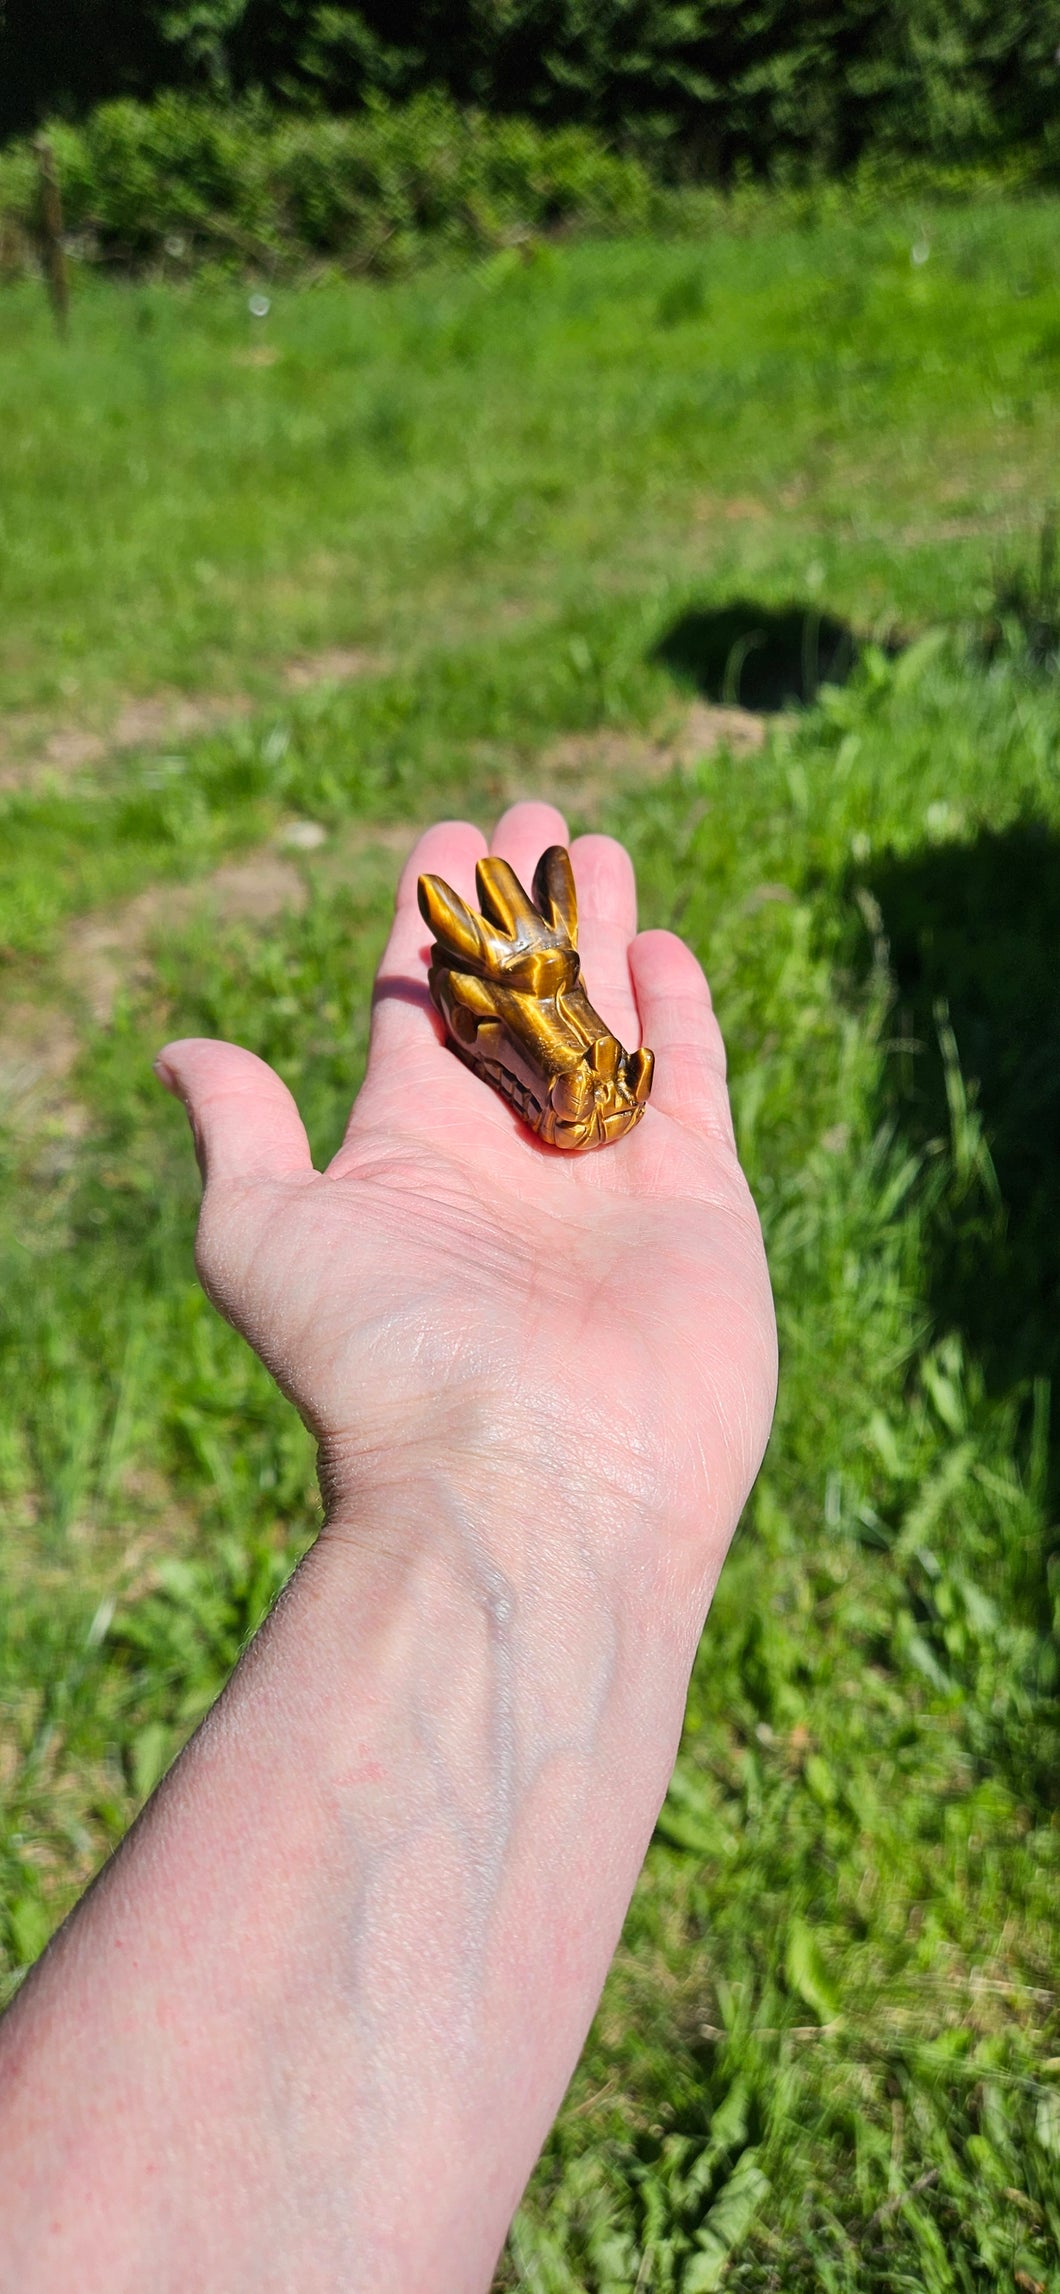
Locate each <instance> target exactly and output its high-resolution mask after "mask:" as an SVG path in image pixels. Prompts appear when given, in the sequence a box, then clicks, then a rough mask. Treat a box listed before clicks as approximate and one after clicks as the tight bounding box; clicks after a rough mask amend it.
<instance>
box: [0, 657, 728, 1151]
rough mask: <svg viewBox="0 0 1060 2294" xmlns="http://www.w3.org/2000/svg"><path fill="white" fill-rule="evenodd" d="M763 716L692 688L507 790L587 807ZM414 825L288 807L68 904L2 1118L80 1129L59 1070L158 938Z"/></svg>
mask: <svg viewBox="0 0 1060 2294" xmlns="http://www.w3.org/2000/svg"><path fill="white" fill-rule="evenodd" d="M318 658H319V657H318ZM351 674H352V672H351ZM140 706H146V705H140ZM189 706H190V704H189ZM198 706H199V705H198V704H196V707H198ZM139 722H140V723H141V724H143V723H144V722H145V720H143V719H140V720H139ZM199 729H200V730H201V729H202V727H201V720H200V724H199ZM765 730H766V729H765V723H764V720H763V719H762V718H760V717H755V716H752V715H751V714H750V712H749V711H747V710H744V709H722V708H711V707H708V706H707V705H706V704H704V703H699V702H697V703H695V704H694V705H693V706H692V707H691V708H689V709H687V710H686V711H685V712H684V714H683V716H681V717H680V718H678V719H676V720H675V721H674V723H673V725H672V726H667V728H666V730H665V732H662V731H660V732H659V733H658V734H656V735H649V734H640V733H628V734H627V733H619V732H616V731H612V730H606V731H601V732H596V733H584V734H577V735H573V736H569V737H567V738H565V739H563V740H561V741H557V742H554V743H553V744H552V745H551V746H550V747H549V748H547V749H545V750H544V751H542V753H541V756H540V757H539V759H538V762H537V766H536V767H535V769H534V770H533V772H532V773H528V772H527V771H526V770H525V768H517V767H516V766H515V764H514V762H513V769H512V778H511V783H510V785H509V787H508V789H507V790H506V800H508V799H510V797H511V796H514V794H515V793H516V790H517V788H518V789H522V790H527V789H529V787H531V786H532V787H533V790H534V793H535V794H537V795H541V796H544V797H547V798H550V799H552V800H553V801H554V802H556V803H557V804H559V805H561V806H570V807H572V808H576V809H577V811H578V812H579V813H580V814H581V816H582V817H583V818H585V819H588V820H590V821H592V820H593V819H594V818H596V817H598V816H599V815H600V813H601V810H602V807H603V805H604V803H605V801H606V799H607V798H608V797H610V796H613V795H614V794H615V792H616V790H618V789H620V788H622V787H626V788H628V787H630V786H631V785H637V784H642V783H643V782H644V781H645V780H649V779H651V780H657V779H661V778H663V777H664V775H665V774H666V773H668V772H671V771H672V770H673V768H674V767H675V766H676V765H682V764H684V765H687V764H691V763H693V762H694V761H695V759H696V758H698V757H702V756H705V755H708V754H709V753H710V752H711V751H712V750H714V749H717V748H719V747H721V746H722V745H723V744H724V745H725V746H727V747H728V748H730V749H732V750H733V751H734V752H735V753H736V754H737V755H739V754H744V755H747V754H750V753H753V752H754V751H755V750H756V749H759V748H761V746H762V743H763V741H764V739H765ZM130 745H131V744H130ZM138 745H139V744H138ZM418 833H419V830H418V827H417V826H416V824H414V823H410V822H404V821H403V822H397V823H393V824H390V823H378V822H365V821H361V822H351V823H349V824H348V825H347V826H346V827H345V828H343V829H342V830H341V831H340V832H339V833H338V834H335V835H329V834H328V832H327V831H326V830H325V829H324V828H322V827H321V825H320V824H319V823H318V822H316V821H297V820H296V821H288V822H286V823H285V824H284V825H283V826H282V827H281V828H280V829H279V830H278V832H277V834H276V835H275V836H274V837H273V838H272V839H271V841H270V842H269V843H268V844H266V845H261V846H258V847H257V848H256V849H255V850H253V851H251V852H248V853H246V854H244V855H243V856H242V857H241V858H239V859H238V860H232V861H226V862H225V863H224V864H223V866H221V867H220V868H217V869H215V870H214V871H213V872H212V874H211V875H209V876H206V877H201V878H198V879H196V880H195V881H194V882H192V883H190V884H153V885H148V886H147V887H146V889H145V890H144V891H142V892H138V893H136V894H135V895H134V897H133V898H132V899H130V900H126V901H123V902H121V903H120V904H118V905H115V906H113V907H110V908H106V909H99V910H92V911H90V912H89V913H88V914H86V915H83V916H79V917H75V919H74V920H73V922H72V923H71V924H70V925H69V927H68V929H67V931H66V933H65V935H64V939H63V944H62V948H61V952H60V955H59V958H58V961H57V965H56V974H57V988H58V992H57V993H56V992H54V991H53V993H52V994H51V995H48V994H47V993H42V994H40V995H38V996H34V995H32V994H31V993H26V994H24V995H22V996H21V997H20V999H19V1000H18V1001H17V1002H14V1003H12V1004H10V1005H9V1006H8V1008H7V1009H6V1011H5V1012H4V1013H3V1016H2V1018H0V1121H5V1122H7V1123H9V1124H11V1125H13V1126H14V1128H15V1129H16V1130H17V1131H18V1132H19V1133H20V1134H21V1135H22V1136H23V1137H25V1136H27V1135H32V1134H34V1133H37V1132H47V1133H50V1134H52V1135H53V1136H56V1135H58V1136H61V1137H64V1138H65V1139H67V1140H69V1141H73V1140H75V1139H76V1138H78V1137H79V1136H80V1134H81V1131H82V1129H83V1123H84V1117H83V1111H82V1109H81V1108H80V1105H79V1103H78V1101H77V1100H76V1098H75V1096H74V1094H73V1093H72V1092H71V1089H70V1083H69V1078H70V1075H71V1072H72V1070H73V1068H74V1066H75V1064H76V1061H77V1059H78V1057H79V1054H80V1052H81V1049H82V1046H83V1043H84V1040H85V1036H86V1034H87V1033H88V1031H89V1030H90V1029H91V1028H93V1027H105V1026H107V1024H108V1023H109V1021H110V1020H111V1018H112V1016H113V1013H114V1009H115V1005H116V1003H117V1000H118V997H119V995H120V994H121V993H122V992H123V991H127V990H130V989H131V990H133V991H134V992H135V991H137V990H140V989H142V988H144V987H145V986H147V985H148V984H149V982H150V979H151V976H152V970H153V963H152V950H153V948H154V946H155V945H156V944H157V942H158V941H159V939H160V938H162V937H164V936H166V935H168V934H170V933H172V932H175V931H180V930H181V929H182V927H184V926H186V925H188V924H190V923H191V922H192V921H193V920H195V919H198V918H202V917H211V918H213V919H215V920H216V922H217V924H218V926H219V927H221V928H223V927H225V926H226V925H230V924H234V923H242V924H248V925H250V926H252V927H257V928H259V929H264V928H265V927H266V926H267V925H268V924H270V923H272V922H274V921H275V919H276V918H277V917H278V916H280V915H282V914H285V913H287V914H290V913H292V912H293V913H295V914H297V913H298V912H299V910H301V909H302V908H304V907H305V906H306V903H307V902H308V899H309V897H310V891H311V887H312V884H313V882H314V880H316V881H317V882H322V883H335V882H338V881H343V882H347V883H357V882H358V881H360V882H361V883H364V882H366V881H374V882H378V881H379V880H380V878H383V879H385V881H387V882H388V883H393V881H394V880H395V878H396V875H397V871H398V869H399V868H400V866H401V863H402V862H403V860H404V859H405V858H406V856H407V855H408V853H409V852H410V851H411V850H412V846H413V844H414V843H415V840H416V837H417V835H418Z"/></svg>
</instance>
